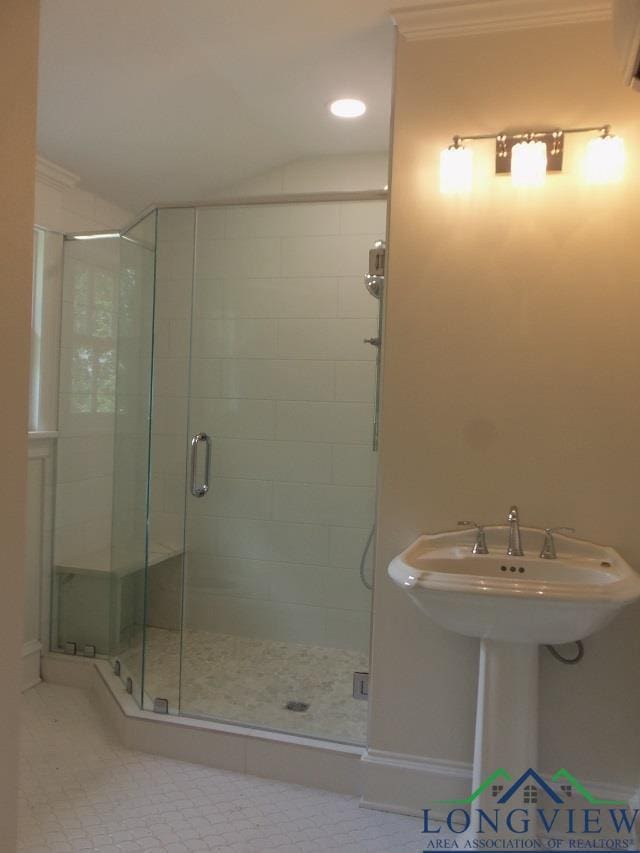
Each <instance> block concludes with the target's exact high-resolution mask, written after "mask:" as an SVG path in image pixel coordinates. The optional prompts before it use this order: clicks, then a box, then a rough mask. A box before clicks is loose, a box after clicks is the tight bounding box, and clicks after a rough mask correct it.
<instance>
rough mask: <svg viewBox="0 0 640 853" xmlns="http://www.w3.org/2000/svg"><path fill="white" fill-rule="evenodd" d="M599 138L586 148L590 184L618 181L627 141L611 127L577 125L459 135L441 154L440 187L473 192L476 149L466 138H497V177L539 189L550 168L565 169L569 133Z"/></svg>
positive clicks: (516, 184) (586, 165)
mask: <svg viewBox="0 0 640 853" xmlns="http://www.w3.org/2000/svg"><path fill="white" fill-rule="evenodd" d="M594 131H598V133H599V136H598V137H597V138H596V139H592V140H591V141H590V142H589V145H588V146H587V154H586V158H585V176H586V179H587V180H588V181H589V182H590V183H598V184H604V183H609V182H611V181H618V180H620V179H621V178H622V174H623V172H624V160H625V156H624V144H623V141H622V139H620V137H618V136H613V135H612V134H611V129H610V127H609V125H601V126H600V127H576V128H569V129H566V130H561V129H557V130H542V131H530V132H528V133H512V134H508V133H498V134H492V133H486V134H478V135H475V136H454V137H453V144H452V145H450V146H449V148H447V149H445V150H444V151H443V152H442V154H441V156H440V189H441V191H442V192H443V193H447V194H449V193H465V192H469V190H470V189H471V185H472V180H473V175H472V171H473V161H472V152H471V149H468V148H465V146H464V143H465V142H471V141H474V140H480V139H495V142H496V157H495V169H496V175H508V174H510V175H511V180H512V183H513V185H514V186H518V187H536V186H540V185H541V184H543V183H544V181H545V178H546V176H547V173H548V172H561V171H562V161H563V155H564V138H565V136H566V134H567V133H593V132H594Z"/></svg>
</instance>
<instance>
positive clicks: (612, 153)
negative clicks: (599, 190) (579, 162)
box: [584, 136, 625, 184]
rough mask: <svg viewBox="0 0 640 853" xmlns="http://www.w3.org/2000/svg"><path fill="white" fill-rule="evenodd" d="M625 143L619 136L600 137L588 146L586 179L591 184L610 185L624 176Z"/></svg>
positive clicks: (585, 166)
mask: <svg viewBox="0 0 640 853" xmlns="http://www.w3.org/2000/svg"><path fill="white" fill-rule="evenodd" d="M624 161H625V151H624V142H623V141H622V139H621V138H620V137H619V136H600V137H598V139H592V140H591V141H590V142H589V144H588V145H587V155H586V157H585V162H584V172H585V178H586V180H587V182H588V183H590V184H609V183H612V182H614V181H620V180H622V176H623V175H624Z"/></svg>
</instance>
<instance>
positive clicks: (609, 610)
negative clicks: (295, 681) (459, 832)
mask: <svg viewBox="0 0 640 853" xmlns="http://www.w3.org/2000/svg"><path fill="white" fill-rule="evenodd" d="M521 533H522V544H523V550H524V552H525V555H526V556H524V557H507V555H506V550H507V539H508V528H507V527H506V526H494V527H491V528H487V529H486V534H487V545H488V548H489V553H488V554H474V553H473V552H472V549H473V544H474V541H475V531H473V530H471V531H470V530H464V531H461V530H457V531H455V532H452V533H437V534H434V535H431V536H420V538H419V539H416V541H415V542H414V543H413V544H412V545H410V546H409V547H408V548H407V549H406V550H405V551H403V552H402V554H400V555H399V556H397V557H396V558H395V559H394V560H393V561H392V562H391V563H390V565H389V575H390V576H391V577H392V578H393V580H394V581H395V582H396V583H397V584H398V585H399V586H400V587H402V588H403V589H404V590H406V592H407V593H408V595H409V596H410V597H411V599H412V600H413V601H414V602H415V604H417V605H418V607H419V608H420V609H421V610H422V611H423V612H424V613H425V614H427V616H428V617H429V618H430V619H432V620H433V621H434V622H436V623H437V624H438V625H442V626H443V627H444V628H448V629H449V630H451V631H455V632H456V633H458V634H466V635H467V636H471V637H479V638H480V660H479V667H478V700H477V708H476V729H475V747H474V756H473V778H472V781H471V791H472V792H474V793H473V794H472V801H473V802H474V805H475V806H476V807H482V808H483V809H485V810H487V811H488V812H490V810H491V809H492V808H493V807H494V806H495V801H494V800H492V795H491V792H490V789H489V787H487V786H486V784H485V781H484V780H486V779H487V777H488V776H489V775H490V774H491V773H495V771H496V768H499V767H501V768H506V769H507V770H508V771H509V772H510V773H511V774H514V773H518V774H522V773H523V772H525V771H526V770H527V769H528V768H536V767H537V761H538V721H537V713H538V645H539V644H543V643H544V644H556V643H567V642H570V641H574V640H580V639H582V638H583V637H586V636H588V635H589V634H592V633H593V632H594V631H597V630H598V629H599V628H602V627H603V626H604V625H606V624H607V622H610V621H611V619H613V618H614V616H615V615H616V613H618V611H620V610H621V609H622V608H623V607H625V606H626V605H628V604H631V603H632V602H633V601H635V600H636V599H637V598H639V597H640V576H638V575H637V574H636V573H635V572H634V571H633V570H632V569H631V567H630V566H629V565H628V564H627V563H626V562H625V561H624V560H623V559H622V557H621V556H620V555H619V554H618V553H617V552H616V551H614V550H613V548H607V547H605V546H603V545H594V544H593V543H592V542H585V541H583V540H580V539H573V538H570V537H568V536H562V535H560V534H555V545H556V551H557V557H556V559H550V560H544V559H542V558H540V557H538V556H537V555H538V554H539V553H540V549H541V546H542V542H543V532H542V531H541V530H537V529H535V528H530V527H529V528H527V527H523V528H521ZM588 653H589V652H588V650H587V654H588ZM516 778H517V777H516ZM470 801H471V800H470ZM527 802H528V801H527V800H526V799H524V800H522V802H521V803H520V805H521V806H522V807H523V808H526V805H527ZM534 826H535V821H534V822H533V823H532V824H531V832H532V833H533V834H535V831H534V829H533V827H534ZM512 836H513V833H512V832H506V833H505V837H506V838H508V839H510V838H511V837H512ZM470 837H473V832H471V834H470Z"/></svg>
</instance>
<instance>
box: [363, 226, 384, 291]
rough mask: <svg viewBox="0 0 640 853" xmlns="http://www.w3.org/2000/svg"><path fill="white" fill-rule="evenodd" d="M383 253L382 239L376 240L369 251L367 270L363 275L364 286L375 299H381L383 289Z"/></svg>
mask: <svg viewBox="0 0 640 853" xmlns="http://www.w3.org/2000/svg"><path fill="white" fill-rule="evenodd" d="M385 254H386V246H385V242H384V240H376V242H375V243H374V244H373V249H370V251H369V272H368V273H367V275H365V277H364V286H365V287H366V288H367V291H368V292H369V293H370V294H371V295H372V296H375V298H376V299H382V291H383V290H384V263H385Z"/></svg>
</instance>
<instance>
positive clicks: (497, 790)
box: [436, 767, 626, 806]
mask: <svg viewBox="0 0 640 853" xmlns="http://www.w3.org/2000/svg"><path fill="white" fill-rule="evenodd" d="M551 781H552V782H555V783H557V787H558V789H559V790H556V789H554V788H552V787H551V785H550V784H548V783H547V782H545V780H544V779H543V778H542V776H541V775H540V774H539V773H538V772H536V771H535V770H534V769H533V768H532V767H529V769H528V770H526V771H525V772H524V773H523V774H522V775H521V776H520V777H519V778H518V779H516V780H515V782H512V777H511V775H510V774H509V773H507V771H506V770H504V769H503V768H502V767H501V768H500V769H499V770H496V771H495V773H492V774H491V775H490V776H487V778H486V779H485V780H484V782H483V783H482V784H481V785H479V786H478V787H477V788H476V790H475V791H474V792H473V793H472V794H471V795H470V796H469V797H466V798H465V799H463V800H436V803H438V804H441V805H457V806H464V805H471V804H472V803H473V802H474V801H475V800H477V799H478V797H480V796H481V795H482V794H484V792H485V791H486V790H487V789H490V792H491V796H492V797H493V798H494V799H495V800H496V802H497V803H498V805H505V804H506V803H508V802H509V800H511V798H512V797H513V796H514V795H515V794H516V793H517V792H518V791H519V790H520V789H523V800H524V802H525V803H526V802H527V800H529V803H528V804H531V803H536V802H537V801H538V798H539V795H540V793H541V792H544V793H545V794H546V795H547V797H549V799H550V800H551V801H552V802H554V803H556V804H557V805H563V804H564V803H565V801H566V800H568V799H569V798H572V797H574V795H575V793H577V794H579V795H580V796H582V797H583V798H584V800H586V802H588V803H589V804H590V805H592V806H625V805H626V803H622V802H620V801H618V800H602V799H600V798H598V797H595V796H594V795H593V794H592V793H591V792H590V791H589V790H588V789H587V788H586V787H585V786H584V785H583V784H582V783H581V782H579V781H578V780H577V779H576V777H575V776H572V775H571V773H569V771H568V770H565V769H564V767H563V768H561V769H560V770H557V771H556V772H555V773H554V774H553V776H552V777H551ZM509 783H512V784H510V785H509ZM507 785H509V787H507ZM505 788H506V791H505ZM503 792H504V793H503Z"/></svg>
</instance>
